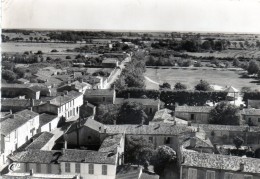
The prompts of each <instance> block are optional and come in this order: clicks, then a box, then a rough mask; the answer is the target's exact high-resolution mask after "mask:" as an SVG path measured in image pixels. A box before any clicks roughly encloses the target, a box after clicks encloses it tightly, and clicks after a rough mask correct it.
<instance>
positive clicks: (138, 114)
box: [117, 102, 147, 124]
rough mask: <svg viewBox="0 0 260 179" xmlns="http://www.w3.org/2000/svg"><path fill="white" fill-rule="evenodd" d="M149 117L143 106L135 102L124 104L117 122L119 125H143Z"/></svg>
mask: <svg viewBox="0 0 260 179" xmlns="http://www.w3.org/2000/svg"><path fill="white" fill-rule="evenodd" d="M146 120H147V115H146V113H145V112H144V110H143V105H142V104H140V103H135V102H124V103H123V104H122V106H121V108H120V112H119V115H118V119H117V122H118V123H119V124H141V123H143V122H146Z"/></svg>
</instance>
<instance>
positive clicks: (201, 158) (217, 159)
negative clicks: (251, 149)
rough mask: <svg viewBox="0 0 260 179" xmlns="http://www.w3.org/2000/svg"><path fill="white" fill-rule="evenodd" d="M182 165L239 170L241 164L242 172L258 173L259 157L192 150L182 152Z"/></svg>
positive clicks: (259, 171)
mask: <svg viewBox="0 0 260 179" xmlns="http://www.w3.org/2000/svg"><path fill="white" fill-rule="evenodd" d="M183 157H184V163H183V164H182V165H184V166H191V167H202V168H210V169H220V170H229V171H239V170H240V169H241V168H240V167H241V164H243V165H244V169H243V170H242V172H247V173H260V170H259V163H260V159H256V158H244V157H237V156H229V155H220V154H208V153H198V152H194V151H187V150H186V151H184V152H183Z"/></svg>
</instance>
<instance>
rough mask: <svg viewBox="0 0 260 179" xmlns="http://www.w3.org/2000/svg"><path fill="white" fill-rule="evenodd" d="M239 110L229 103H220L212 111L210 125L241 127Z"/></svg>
mask: <svg viewBox="0 0 260 179" xmlns="http://www.w3.org/2000/svg"><path fill="white" fill-rule="evenodd" d="M239 111H240V110H239V108H238V107H236V106H235V105H232V104H230V103H228V102H220V103H218V104H217V105H216V107H215V108H214V109H212V110H211V111H210V114H209V115H210V117H209V123H210V124H220V125H239V124H240V116H239Z"/></svg>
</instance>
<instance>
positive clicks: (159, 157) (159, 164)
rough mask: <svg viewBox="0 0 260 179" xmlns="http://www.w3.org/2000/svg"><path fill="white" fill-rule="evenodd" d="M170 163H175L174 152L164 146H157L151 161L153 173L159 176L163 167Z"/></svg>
mask: <svg viewBox="0 0 260 179" xmlns="http://www.w3.org/2000/svg"><path fill="white" fill-rule="evenodd" d="M172 161H176V152H175V151H174V150H173V149H172V148H170V147H168V146H166V145H163V146H159V147H158V148H157V149H156V151H155V155H154V156H153V160H152V164H153V166H154V172H155V173H156V174H158V175H161V174H162V173H163V171H164V169H165V167H166V166H167V165H168V164H169V163H170V162H172Z"/></svg>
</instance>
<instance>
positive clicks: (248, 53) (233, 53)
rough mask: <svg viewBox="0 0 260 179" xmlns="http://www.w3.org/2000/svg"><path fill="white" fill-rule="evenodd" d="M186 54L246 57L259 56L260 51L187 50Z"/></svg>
mask: <svg viewBox="0 0 260 179" xmlns="http://www.w3.org/2000/svg"><path fill="white" fill-rule="evenodd" d="M186 54H188V55H191V56H195V57H215V58H226V57H231V58H238V57H245V58H259V57H260V51H259V50H256V49H255V50H223V51H221V52H214V53H210V52H203V53H199V52H195V53H194V52H192V53H191V52H186Z"/></svg>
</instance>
